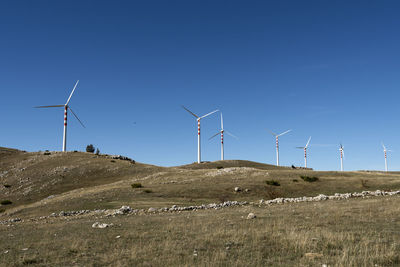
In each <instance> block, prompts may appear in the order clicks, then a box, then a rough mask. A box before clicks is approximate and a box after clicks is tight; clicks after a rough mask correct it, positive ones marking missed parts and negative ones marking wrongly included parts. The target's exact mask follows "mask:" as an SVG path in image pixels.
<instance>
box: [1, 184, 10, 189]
mask: <svg viewBox="0 0 400 267" xmlns="http://www.w3.org/2000/svg"><path fill="white" fill-rule="evenodd" d="M3 186H4V187H5V188H10V187H11V185H10V184H3Z"/></svg>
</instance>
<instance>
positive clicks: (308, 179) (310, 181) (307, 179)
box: [300, 175, 319, 183]
mask: <svg viewBox="0 0 400 267" xmlns="http://www.w3.org/2000/svg"><path fill="white" fill-rule="evenodd" d="M300 178H301V179H303V180H304V181H306V182H309V183H312V182H315V181H318V180H319V178H318V177H315V176H312V177H311V176H306V175H300Z"/></svg>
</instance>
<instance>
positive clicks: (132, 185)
mask: <svg viewBox="0 0 400 267" xmlns="http://www.w3.org/2000/svg"><path fill="white" fill-rule="evenodd" d="M131 187H132V188H142V187H143V185H142V184H141V183H134V184H131Z"/></svg>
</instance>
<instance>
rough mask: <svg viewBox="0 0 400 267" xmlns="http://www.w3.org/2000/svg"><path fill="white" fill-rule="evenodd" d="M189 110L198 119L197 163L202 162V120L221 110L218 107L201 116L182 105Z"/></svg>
mask: <svg viewBox="0 0 400 267" xmlns="http://www.w3.org/2000/svg"><path fill="white" fill-rule="evenodd" d="M182 107H183V108H184V109H185V110H186V111H187V112H189V113H190V114H192V115H193V116H194V117H196V120H197V163H201V150H200V120H201V119H203V118H205V117H207V116H210V115H211V114H213V113H215V112H217V111H219V110H218V109H217V110H214V111H212V112H210V113H207V114H206V115H204V116H201V117H199V116H197V115H196V114H194V113H193V112H191V111H190V110H188V109H187V108H185V106H182Z"/></svg>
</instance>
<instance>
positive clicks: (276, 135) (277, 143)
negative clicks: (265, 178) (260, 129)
mask: <svg viewBox="0 0 400 267" xmlns="http://www.w3.org/2000/svg"><path fill="white" fill-rule="evenodd" d="M290 131H292V130H287V131H286V132H283V133H281V134H276V133H274V132H271V131H269V132H270V133H271V134H272V135H273V136H275V140H276V166H279V141H278V138H279V136H282V135H284V134H287V133H288V132H290Z"/></svg>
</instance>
